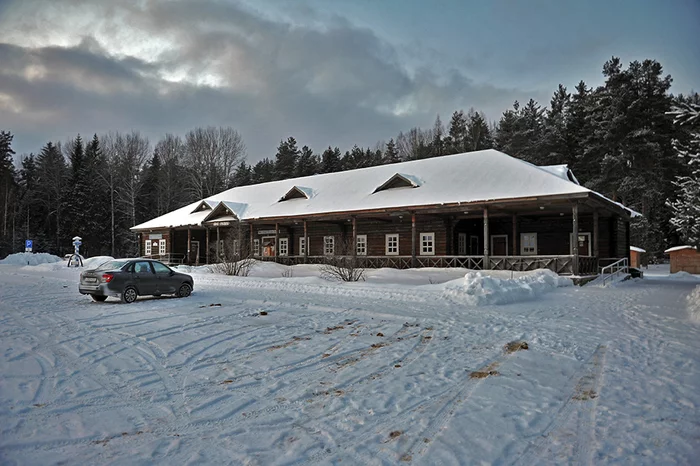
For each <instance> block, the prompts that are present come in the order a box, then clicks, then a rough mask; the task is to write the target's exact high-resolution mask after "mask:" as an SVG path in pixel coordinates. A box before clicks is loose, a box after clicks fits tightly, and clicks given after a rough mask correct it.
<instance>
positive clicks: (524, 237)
mask: <svg viewBox="0 0 700 466" xmlns="http://www.w3.org/2000/svg"><path fill="white" fill-rule="evenodd" d="M520 254H521V255H523V256H534V255H537V233H520Z"/></svg>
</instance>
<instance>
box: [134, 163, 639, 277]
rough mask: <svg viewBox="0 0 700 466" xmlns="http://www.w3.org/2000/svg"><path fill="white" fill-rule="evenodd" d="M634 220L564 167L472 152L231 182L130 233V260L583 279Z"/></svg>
mask: <svg viewBox="0 0 700 466" xmlns="http://www.w3.org/2000/svg"><path fill="white" fill-rule="evenodd" d="M636 215H639V214H638V213H636V212H634V211H633V210H631V209H629V208H626V207H625V206H623V205H621V204H619V203H617V202H613V201H611V200H610V199H608V198H606V197H605V196H603V195H601V194H599V193H596V192H594V191H592V190H590V189H588V188H585V187H584V186H581V185H580V184H579V183H578V181H577V180H576V178H575V177H574V175H573V173H571V171H570V170H569V169H568V168H567V167H566V166H565V165H557V166H546V167H538V166H535V165H532V164H530V163H527V162H524V161H522V160H519V159H516V158H514V157H511V156H509V155H506V154H504V153H502V152H498V151H496V150H484V151H478V152H468V153H464V154H456V155H450V156H444V157H436V158H430V159H423V160H415V161H410V162H403V163H396V164H391V165H381V166H377V167H370V168H362V169H357V170H349V171H343V172H337V173H327V174H321V175H314V176H307V177H302V178H294V179H288V180H282V181H274V182H270V183H262V184H257V185H251V186H241V187H237V188H233V189H229V190H227V191H224V192H221V193H219V194H217V195H215V196H212V197H210V198H207V199H202V200H201V201H198V202H195V203H193V204H190V205H188V206H185V207H182V208H180V209H177V210H175V211H172V212H170V213H167V214H165V215H162V216H160V217H157V218H154V219H153V220H149V221H148V222H145V223H142V224H140V225H136V226H134V227H133V228H132V230H133V231H136V232H138V233H139V237H140V248H141V250H140V253H141V254H143V255H144V256H150V257H159V258H161V259H164V260H167V261H169V262H171V263H172V262H176V263H177V262H184V263H187V264H206V263H211V262H216V261H218V259H217V258H220V257H223V256H224V255H226V256H227V257H229V258H231V257H243V256H245V257H248V256H249V255H252V256H253V257H255V258H257V259H261V260H274V261H277V262H281V263H284V264H290V265H291V264H299V263H323V262H324V261H327V260H328V258H329V256H337V255H352V256H355V257H356V258H357V259H358V260H359V261H360V263H361V264H362V266H365V267H396V268H409V267H466V268H469V269H477V270H478V269H509V270H531V269H535V268H549V269H551V270H553V271H555V272H557V273H561V274H574V275H589V274H595V273H597V272H598V270H599V268H600V267H601V266H603V265H606V264H608V263H611V262H614V261H616V260H619V259H621V258H624V257H628V258H629V251H630V239H629V235H630V228H629V221H630V218H631V217H633V216H636Z"/></svg>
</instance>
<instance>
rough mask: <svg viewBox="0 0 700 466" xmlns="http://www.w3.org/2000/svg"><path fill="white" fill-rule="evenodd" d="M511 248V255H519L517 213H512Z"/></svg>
mask: <svg viewBox="0 0 700 466" xmlns="http://www.w3.org/2000/svg"><path fill="white" fill-rule="evenodd" d="M512 218H513V250H512V251H511V253H510V255H511V256H519V255H520V254H518V214H513V217H512ZM535 252H536V251H535Z"/></svg>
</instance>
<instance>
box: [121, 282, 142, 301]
mask: <svg viewBox="0 0 700 466" xmlns="http://www.w3.org/2000/svg"><path fill="white" fill-rule="evenodd" d="M137 297H138V294H137V293H136V288H134V287H131V286H130V287H129V288H127V289H125V290H124V292H123V293H122V301H123V302H125V303H127V304H131V303H133V302H134V301H136V298H137Z"/></svg>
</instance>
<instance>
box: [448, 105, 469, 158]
mask: <svg viewBox="0 0 700 466" xmlns="http://www.w3.org/2000/svg"><path fill="white" fill-rule="evenodd" d="M467 150H468V142H467V120H466V118H465V117H464V112H463V111H462V110H460V111H458V112H457V111H455V112H454V113H453V114H452V118H451V119H450V129H449V146H447V145H445V154H446V155H449V154H459V153H462V152H467Z"/></svg>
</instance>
